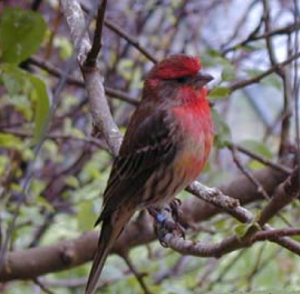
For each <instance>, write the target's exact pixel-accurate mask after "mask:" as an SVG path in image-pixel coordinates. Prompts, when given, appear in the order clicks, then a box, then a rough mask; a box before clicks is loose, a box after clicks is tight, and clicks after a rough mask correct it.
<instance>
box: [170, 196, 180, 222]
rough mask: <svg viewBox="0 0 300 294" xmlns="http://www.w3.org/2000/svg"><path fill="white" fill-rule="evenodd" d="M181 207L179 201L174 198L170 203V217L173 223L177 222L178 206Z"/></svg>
mask: <svg viewBox="0 0 300 294" xmlns="http://www.w3.org/2000/svg"><path fill="white" fill-rule="evenodd" d="M180 205H181V200H180V199H178V198H174V200H173V201H172V202H171V203H170V208H171V212H172V216H173V219H174V221H175V222H176V223H177V222H179V212H178V209H179V206H180Z"/></svg>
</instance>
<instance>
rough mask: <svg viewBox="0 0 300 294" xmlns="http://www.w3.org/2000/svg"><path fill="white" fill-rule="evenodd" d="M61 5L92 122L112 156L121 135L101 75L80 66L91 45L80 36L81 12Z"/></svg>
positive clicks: (74, 5)
mask: <svg viewBox="0 0 300 294" xmlns="http://www.w3.org/2000/svg"><path fill="white" fill-rule="evenodd" d="M61 5H62V8H63V12H64V14H65V19H66V20H67V23H68V26H69V28H70V33H71V39H72V41H73V44H74V46H75V49H76V52H77V60H78V63H79V66H80V68H81V71H82V74H83V77H84V81H85V86H86V89H87V92H88V97H89V105H90V111H91V114H92V116H93V120H94V123H95V125H96V127H97V128H98V129H99V131H100V132H101V134H102V135H103V137H104V138H105V140H106V142H107V144H108V146H109V148H110V150H111V151H112V153H113V154H114V155H116V154H118V151H119V148H120V145H121V140H122V136H121V134H120V131H119V129H118V127H117V125H116V123H115V121H114V120H113V118H112V115H111V113H110V109H109V106H108V103H107V99H106V97H105V92H104V87H103V84H102V77H101V74H100V72H99V70H98V68H97V67H92V68H91V67H89V66H84V64H85V61H86V58H87V54H88V52H89V51H90V48H91V44H90V40H89V38H88V36H87V34H86V33H82V32H84V29H85V22H84V15H83V12H82V10H81V7H80V5H79V3H78V2H77V1H76V0H61ZM96 33H97V32H96Z"/></svg>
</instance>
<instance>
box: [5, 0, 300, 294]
mask: <svg viewBox="0 0 300 294" xmlns="http://www.w3.org/2000/svg"><path fill="white" fill-rule="evenodd" d="M81 2H82V6H83V8H84V10H85V11H86V12H88V11H89V9H91V7H93V2H94V1H81ZM263 2H264V1H258V0H244V1H241V0H221V1H208V0H207V1H206V0H188V1H183V0H174V1H169V0H150V1H140V0H122V1H121V0H117V1H111V2H109V3H108V7H107V11H106V19H107V20H108V21H109V22H110V23H112V24H113V25H116V26H117V30H116V29H111V27H110V26H109V24H108V25H107V24H106V26H105V27H104V31H103V47H102V49H101V54H100V57H99V68H100V70H101V74H102V76H103V77H104V85H105V87H106V89H107V97H108V99H109V100H108V101H109V105H110V109H111V112H112V114H113V116H114V118H115V121H116V122H117V124H118V126H119V127H120V128H121V130H122V131H125V129H126V126H127V123H128V120H129V118H130V114H131V113H132V111H133V109H134V107H135V105H136V102H137V101H138V99H139V97H140V95H141V89H142V86H143V79H144V77H145V74H146V73H147V72H148V71H149V69H150V68H151V66H152V64H153V63H152V62H151V60H149V58H147V56H145V54H143V52H141V50H138V49H137V48H136V46H133V44H132V42H128V40H126V39H124V36H122V33H124V32H125V34H127V35H129V36H130V37H131V38H133V40H137V41H138V43H139V45H140V46H141V47H142V48H145V49H146V50H147V51H149V52H151V55H153V56H155V58H157V59H158V60H159V59H162V58H164V57H165V56H167V55H169V54H172V53H180V52H184V53H188V54H191V55H198V56H200V57H201V60H202V63H203V67H204V68H205V70H206V71H207V72H209V73H211V74H212V75H213V76H214V77H215V80H214V82H213V83H212V84H210V85H209V90H210V91H211V92H210V93H211V94H210V100H211V102H212V103H213V104H214V106H213V109H214V120H215V124H216V140H215V148H214V150H213V152H212V154H211V157H210V160H209V163H208V164H207V166H206V168H205V172H204V173H203V174H202V175H201V177H200V178H199V180H200V181H201V182H202V183H204V184H205V185H208V186H216V187H218V186H220V185H229V184H230V183H231V181H232V180H233V179H235V178H236V177H237V176H238V175H240V174H241V173H242V172H243V170H242V171H241V169H240V168H239V167H238V166H237V165H236V162H235V161H234V160H233V157H232V151H231V150H232V146H235V147H241V148H244V149H246V150H248V151H250V152H251V153H254V154H255V155H258V156H260V157H263V158H265V159H267V160H270V161H272V162H278V161H280V162H283V155H286V154H287V153H288V152H287V151H286V150H290V149H289V148H292V147H291V146H293V144H295V142H296V139H295V138H296V137H297V135H298V134H297V131H296V127H297V116H296V113H297V111H299V110H297V108H296V107H295V101H296V100H297V99H298V96H299V87H298V88H297V87H296V85H297V84H298V85H299V81H298V80H297V71H298V68H297V62H298V61H295V62H294V60H291V62H290V63H289V64H288V66H287V67H286V72H285V78H286V79H285V82H283V79H282V76H280V74H278V71H275V70H274V71H273V72H272V73H271V74H269V75H266V77H265V78H263V79H261V80H259V83H256V80H255V79H254V78H255V77H257V76H259V75H260V74H262V73H264V72H265V71H266V70H268V69H270V68H272V66H273V65H272V60H271V63H270V48H268V45H267V42H266V39H267V38H266V34H267V33H268V31H266V29H265V23H264V17H265V16H266V15H265V13H266V7H265V6H264V3H263ZM266 2H268V6H269V13H270V25H271V31H272V32H274V34H271V36H272V48H273V51H274V54H275V56H276V62H277V63H280V62H283V61H285V60H287V59H288V58H289V57H290V56H292V55H293V54H295V53H296V52H297V50H298V49H299V44H297V42H299V39H298V37H297V34H298V30H299V28H300V22H299V5H300V4H299V3H297V2H298V1H297V0H296V1H292V0H272V1H266ZM297 6H298V8H297ZM297 9H298V10H297ZM295 11H296V13H295ZM0 13H1V19H0V44H1V45H0V46H1V47H0V48H1V55H0V56H1V62H0V74H1V75H0V201H1V206H0V230H1V231H0V241H1V246H4V244H5V242H8V244H7V245H8V250H9V251H18V250H21V249H28V248H35V247H41V246H45V245H53V244H56V243H58V242H59V241H61V240H67V239H72V238H76V237H78V236H80V235H81V234H82V233H83V232H85V231H90V230H92V229H93V224H94V221H95V220H96V218H97V216H98V214H99V211H100V209H101V196H102V192H103V190H104V188H105V185H106V180H107V177H108V173H109V171H110V167H111V162H112V157H111V155H110V154H109V152H107V150H106V149H107V148H106V146H105V144H104V143H103V141H102V140H101V136H100V137H99V136H98V137H97V136H96V137H95V136H93V134H92V130H93V126H92V119H91V116H90V113H89V108H88V102H87V101H88V100H87V94H86V91H85V89H84V83H83V81H82V77H81V73H80V70H79V68H78V65H77V62H76V56H75V53H74V50H73V44H72V43H71V40H70V35H69V30H68V27H67V26H66V22H65V20H64V15H63V14H62V12H61V9H60V4H59V2H58V1H56V0H43V1H38V0H33V1H18V0H10V1H5V0H4V1H1V3H0ZM94 29H95V22H92V23H91V26H90V28H89V30H90V31H89V32H90V34H91V35H92V34H93V32H94ZM118 30H119V33H118ZM120 32H121V33H120ZM298 63H299V62H298ZM65 68H68V69H70V73H69V75H68V77H67V78H65V77H63V74H64V70H65ZM251 79H254V80H253V82H251ZM243 80H250V83H249V85H247V86H246V87H244V86H239V82H240V81H243ZM296 90H297V91H296ZM287 116H288V119H289V126H288V131H287V132H288V134H289V135H288V139H286V138H285V137H284V136H283V133H284V132H285V131H284V130H283V121H286V117H287ZM238 151H241V150H240V149H238ZM238 157H239V161H240V163H241V164H242V166H243V167H244V169H245V170H247V172H249V173H250V174H251V173H252V172H254V171H256V170H260V169H262V168H263V167H264V164H263V163H262V162H259V161H258V160H257V159H256V158H255V157H253V156H250V157H249V156H248V155H245V152H242V153H240V152H239V153H238ZM283 164H285V162H284V163H283ZM24 195H25V196H26V197H25V198H24ZM189 197H193V196H191V195H190V194H188V193H187V192H183V193H182V195H180V198H181V199H186V198H189ZM260 200H262V199H260ZM265 201H266V200H262V201H255V202H252V203H251V204H249V206H248V208H249V209H250V210H251V211H252V212H253V213H257V214H258V213H259V211H260V209H261V207H262V205H263V204H264V203H265ZM281 215H282V216H283V217H284V218H285V219H286V220H287V222H288V223H289V224H290V225H291V226H295V227H297V225H298V223H299V217H300V214H299V203H298V202H296V201H295V203H293V204H292V205H290V206H288V207H286V208H285V209H284V210H283V211H282V212H281ZM16 216H17V219H16V223H15V227H14V230H13V231H10V225H11V224H12V222H14V218H16ZM197 225H198V227H197V229H195V230H193V231H192V234H189V235H188V236H187V237H188V238H192V239H194V240H200V241H201V240H202V241H209V242H216V241H219V240H222V239H223V238H224V237H226V236H228V235H231V234H234V233H236V232H235V228H236V226H237V225H238V222H237V221H236V220H234V219H233V218H231V217H230V216H228V215H227V214H218V215H216V216H215V217H213V218H210V219H208V220H206V221H203V222H201V223H200V224H199V223H198V224H197ZM272 225H273V226H274V227H279V228H280V227H285V226H286V223H285V222H284V221H283V220H282V219H281V218H278V217H277V218H274V219H272ZM8 236H9V238H8ZM295 240H298V241H300V240H299V237H295ZM130 259H131V260H132V262H133V263H134V266H135V268H136V269H137V272H138V273H139V275H140V276H141V277H143V281H144V283H145V284H146V288H147V289H142V287H141V284H140V282H139V281H138V279H137V278H136V275H135V274H133V273H132V271H131V270H130V269H129V268H128V266H127V264H126V262H124V260H123V259H122V258H120V257H119V256H115V255H113V256H110V257H109V259H108V262H107V264H106V267H105V270H104V273H103V276H102V282H101V285H102V286H101V289H102V292H101V293H148V294H149V293H176V294H177V293H178V294H188V293H220V292H226V291H234V290H244V291H246V290H253V289H255V290H263V289H282V288H285V289H299V287H300V277H299V274H298V273H299V271H300V260H299V256H297V255H295V254H293V253H291V252H289V251H287V250H285V249H283V248H281V247H279V246H277V245H274V244H271V243H267V242H261V243H256V244H255V245H253V246H251V248H248V249H242V250H239V251H236V252H233V253H230V254H228V255H226V256H223V257H222V258H220V259H215V258H206V259H205V258H196V257H192V256H183V255H180V254H178V253H176V252H174V251H172V250H170V249H165V248H163V247H161V246H160V244H159V243H158V242H153V243H149V244H147V245H146V246H139V247H137V248H134V249H132V250H131V251H130ZM89 268H90V263H86V264H84V265H82V266H79V267H75V268H71V269H69V270H65V271H61V272H56V273H50V274H48V275H46V276H42V277H39V278H38V279H35V280H29V281H22V280H17V281H12V282H7V283H3V284H2V286H1V287H0V289H1V290H0V292H1V293H14V294H17V293H43V292H44V293H66V294H68V293H82V291H83V288H84V286H85V282H86V277H87V275H88V271H89Z"/></svg>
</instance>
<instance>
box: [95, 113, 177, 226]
mask: <svg viewBox="0 0 300 294" xmlns="http://www.w3.org/2000/svg"><path fill="white" fill-rule="evenodd" d="M137 115H140V116H137ZM137 115H136V116H134V117H133V118H132V121H131V124H130V125H129V127H128V130H127V133H126V135H125V138H124V142H123V144H122V147H121V150H120V154H119V156H118V157H117V158H116V159H115V161H114V164H113V168H112V171H111V174H110V177H109V180H108V184H107V187H106V190H105V192H104V204H103V210H102V213H101V216H100V218H99V219H98V221H97V223H99V222H100V221H101V220H103V219H104V218H106V217H107V216H109V215H110V214H111V213H112V212H113V211H114V210H115V209H117V207H119V206H120V205H122V203H123V202H124V201H125V200H126V199H128V198H130V197H133V198H134V197H136V196H137V195H138V194H139V193H140V192H141V191H142V189H143V187H144V185H145V183H146V182H147V180H148V179H149V178H150V177H151V175H152V174H153V173H154V172H155V170H156V169H157V168H158V166H159V165H160V164H162V163H163V164H166V163H168V162H171V161H172V160H173V158H174V156H175V153H176V146H175V145H174V144H172V141H173V140H170V136H172V133H173V131H172V129H170V126H169V124H167V123H165V121H166V119H167V113H166V112H164V111H155V113H154V114H153V115H150V116H149V115H146V114H145V113H141V110H140V111H139V112H138V113H137ZM145 115H146V116H145ZM144 117H147V119H146V120H145V119H144ZM97 223H96V224H97Z"/></svg>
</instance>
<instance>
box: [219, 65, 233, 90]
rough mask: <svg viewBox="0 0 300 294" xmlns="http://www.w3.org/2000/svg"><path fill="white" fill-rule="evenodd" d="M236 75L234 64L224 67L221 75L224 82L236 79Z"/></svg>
mask: <svg viewBox="0 0 300 294" xmlns="http://www.w3.org/2000/svg"><path fill="white" fill-rule="evenodd" d="M235 77H236V73H235V68H234V67H233V66H232V65H228V66H226V67H225V68H224V69H223V71H222V75H221V79H222V81H224V82H226V81H232V80H234V79H235ZM225 89H226V88H225Z"/></svg>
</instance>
